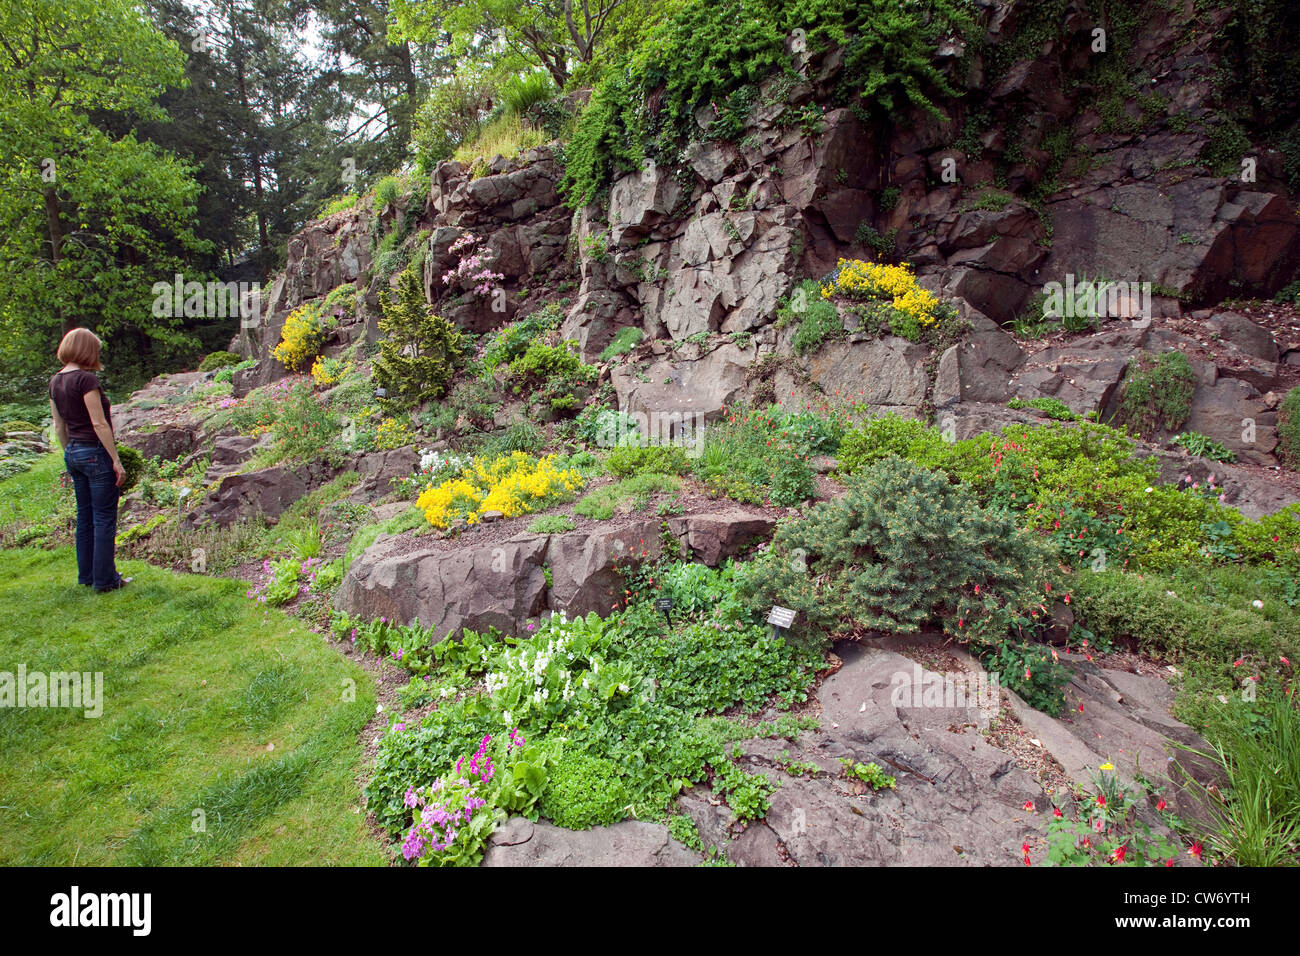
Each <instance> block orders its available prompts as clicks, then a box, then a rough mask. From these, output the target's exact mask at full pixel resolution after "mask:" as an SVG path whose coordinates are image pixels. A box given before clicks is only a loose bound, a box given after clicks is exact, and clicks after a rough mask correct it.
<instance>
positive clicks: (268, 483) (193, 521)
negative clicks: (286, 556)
mask: <svg viewBox="0 0 1300 956" xmlns="http://www.w3.org/2000/svg"><path fill="white" fill-rule="evenodd" d="M333 476H334V470H333V469H332V468H331V467H330V466H329V465H327V464H326V463H324V462H311V463H309V464H305V465H294V466H288V465H276V466H274V467H272V468H263V469H261V470H259V471H250V472H246V473H244V474H233V475H227V476H226V477H225V478H222V479H221V482H220V484H218V485H217V486H216V488H215V489H214V490H213V491H212V492H211V493H209V495H208V497H207V499H206V500H205V501H204V502H203V503H202V504H201V505H200V506H199V507H198V508H197V509H195V511H194V512H193V513H191V514H190V515H188V516H187V517H186V519H185V523H186V525H188V526H190V527H193V526H195V525H198V524H205V523H207V522H209V521H211V522H214V523H215V524H218V525H220V526H222V527H226V526H228V525H232V524H234V523H235V522H237V521H242V520H244V519H247V518H252V517H255V516H258V515H261V516H263V517H265V518H269V519H271V520H274V519H276V518H278V517H280V515H282V514H283V513H284V512H285V511H286V510H287V509H288V508H289V506H290V505H292V504H293V503H294V502H295V501H297V500H298V499H300V498H302V497H303V496H304V495H306V494H307V493H308V492H310V491H312V490H313V489H315V488H319V487H320V486H321V485H323V484H325V483H326V482H327V481H329V480H330V478H332V477H333Z"/></svg>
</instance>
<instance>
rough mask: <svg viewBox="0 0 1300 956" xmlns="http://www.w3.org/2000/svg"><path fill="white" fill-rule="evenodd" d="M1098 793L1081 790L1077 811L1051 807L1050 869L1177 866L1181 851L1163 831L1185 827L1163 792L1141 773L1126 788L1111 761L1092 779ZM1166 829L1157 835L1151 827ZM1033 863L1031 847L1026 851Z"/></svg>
mask: <svg viewBox="0 0 1300 956" xmlns="http://www.w3.org/2000/svg"><path fill="white" fill-rule="evenodd" d="M1093 782H1094V784H1095V786H1096V788H1097V789H1096V792H1095V793H1089V792H1088V791H1086V790H1083V789H1082V788H1080V789H1079V790H1078V791H1077V792H1076V793H1075V807H1074V810H1073V812H1069V813H1067V812H1064V811H1063V810H1062V809H1061V808H1060V807H1059V806H1057V807H1053V809H1052V820H1051V821H1050V822H1049V823H1048V825H1047V842H1048V850H1047V859H1046V860H1045V861H1043V862H1045V863H1046V864H1047V865H1049V866H1100V865H1105V866H1173V865H1174V863H1175V861H1176V860H1177V859H1178V857H1179V855H1180V853H1181V850H1180V848H1179V846H1178V845H1177V844H1176V843H1174V842H1173V841H1172V840H1171V839H1169V837H1168V836H1166V835H1165V833H1168V832H1171V831H1177V830H1178V829H1180V828H1181V827H1182V821H1180V820H1179V819H1178V818H1177V817H1176V816H1174V814H1173V812H1172V811H1170V810H1169V809H1168V805H1167V804H1166V803H1165V800H1164V798H1163V797H1161V796H1160V795H1159V790H1158V789H1157V788H1155V787H1154V786H1152V785H1151V784H1150V782H1149V781H1147V780H1146V779H1145V778H1144V777H1143V776H1142V775H1141V774H1140V773H1139V774H1138V775H1137V777H1136V779H1135V780H1134V781H1133V782H1131V783H1129V784H1128V785H1124V784H1123V783H1121V781H1120V779H1119V776H1118V775H1117V774H1116V773H1115V768H1114V766H1113V765H1112V764H1110V763H1104V764H1102V765H1101V768H1100V772H1099V773H1097V774H1094V775H1093ZM1153 823H1154V824H1155V825H1156V826H1158V827H1160V828H1161V829H1162V830H1164V831H1165V832H1164V833H1161V832H1157V831H1156V829H1155V828H1154V827H1153V826H1152V824H1153ZM1022 849H1023V850H1024V854H1025V863H1026V865H1029V864H1031V863H1032V862H1033V861H1032V859H1031V852H1032V850H1031V848H1030V846H1029V844H1025V846H1024V847H1022Z"/></svg>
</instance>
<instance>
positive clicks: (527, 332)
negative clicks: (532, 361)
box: [482, 302, 564, 375]
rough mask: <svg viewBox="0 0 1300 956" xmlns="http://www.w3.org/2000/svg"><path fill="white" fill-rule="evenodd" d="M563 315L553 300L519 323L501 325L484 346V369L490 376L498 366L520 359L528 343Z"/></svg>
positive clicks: (557, 321)
mask: <svg viewBox="0 0 1300 956" xmlns="http://www.w3.org/2000/svg"><path fill="white" fill-rule="evenodd" d="M563 317H564V316H563V314H562V313H561V311H560V308H559V306H558V304H556V303H553V302H552V303H547V305H545V306H544V307H542V308H541V309H538V310H537V311H536V312H534V313H532V314H531V315H529V316H528V317H527V318H525V319H522V320H521V321H519V322H512V323H510V324H509V325H504V326H502V327H501V328H500V329H498V330H497V331H496V332H495V333H494V334H493V336H492V338H491V339H489V340H488V344H487V345H486V346H485V347H484V349H483V357H482V362H483V369H484V371H485V372H486V373H487V374H488V375H492V374H493V373H495V372H496V370H497V369H498V368H499V367H500V366H502V365H509V364H510V363H511V362H513V361H514V360H515V359H517V358H520V357H521V356H522V355H523V354H524V353H525V352H526V351H528V346H530V345H531V344H532V343H533V342H534V341H536V340H538V339H541V338H542V337H543V336H544V335H545V334H546V333H547V332H550V331H551V330H552V329H554V328H556V327H557V326H558V325H559V324H560V321H561V319H563Z"/></svg>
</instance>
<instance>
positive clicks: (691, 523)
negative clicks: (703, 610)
mask: <svg viewBox="0 0 1300 956" xmlns="http://www.w3.org/2000/svg"><path fill="white" fill-rule="evenodd" d="M668 528H669V530H670V531H672V533H673V534H674V535H676V536H677V538H678V539H679V540H680V541H681V542H682V543H683V544H684V545H685V547H686V548H687V549H688V550H689V551H690V553H691V555H692V556H693V557H694V558H696V560H698V561H701V562H703V563H704V564H707V565H708V566H709V567H711V568H716V567H717V566H718V565H719V564H721V563H722V562H723V561H725V560H726V559H727V558H734V557H736V556H737V555H739V554H741V553H743V552H744V551H745V550H746V549H747V548H749V547H750V546H751V545H753V544H754V543H756V542H758V541H764V540H766V539H767V538H769V537H770V536H771V534H772V531H773V530H774V529H775V528H776V519H775V518H774V517H772V516H771V515H769V514H765V513H763V512H761V511H758V510H751V509H747V508H743V507H739V506H737V507H733V508H727V509H725V510H723V511H718V512H710V513H704V514H692V515H685V516H683V517H679V518H669V519H668Z"/></svg>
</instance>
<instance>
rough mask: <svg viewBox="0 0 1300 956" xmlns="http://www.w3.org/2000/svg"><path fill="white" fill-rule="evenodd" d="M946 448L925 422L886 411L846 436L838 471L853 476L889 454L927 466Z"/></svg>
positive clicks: (936, 459)
mask: <svg viewBox="0 0 1300 956" xmlns="http://www.w3.org/2000/svg"><path fill="white" fill-rule="evenodd" d="M946 446H947V443H946V442H944V440H943V436H942V435H940V434H939V432H938V431H936V430H935V429H933V428H931V427H930V426H929V425H927V424H926V423H925V422H923V421H919V420H917V419H912V418H903V417H901V416H899V415H897V414H895V413H893V412H889V413H887V414H885V415H882V416H880V417H879V418H871V419H868V420H867V421H866V422H863V423H862V424H861V425H859V426H858V427H856V428H853V429H851V430H850V431H849V432H848V433H846V434H845V436H844V440H843V441H842V442H840V450H839V463H840V470H841V471H843V472H845V473H847V474H852V473H853V472H856V471H860V470H862V469H863V468H865V467H866V466H868V465H870V464H872V463H873V462H877V461H880V460H881V459H883V458H888V457H889V456H890V455H897V456H898V457H900V458H906V459H908V460H909V461H914V462H917V463H918V464H922V465H926V464H930V463H934V462H937V461H939V460H941V458H942V456H943V454H945V453H946V451H947V447H946Z"/></svg>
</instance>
